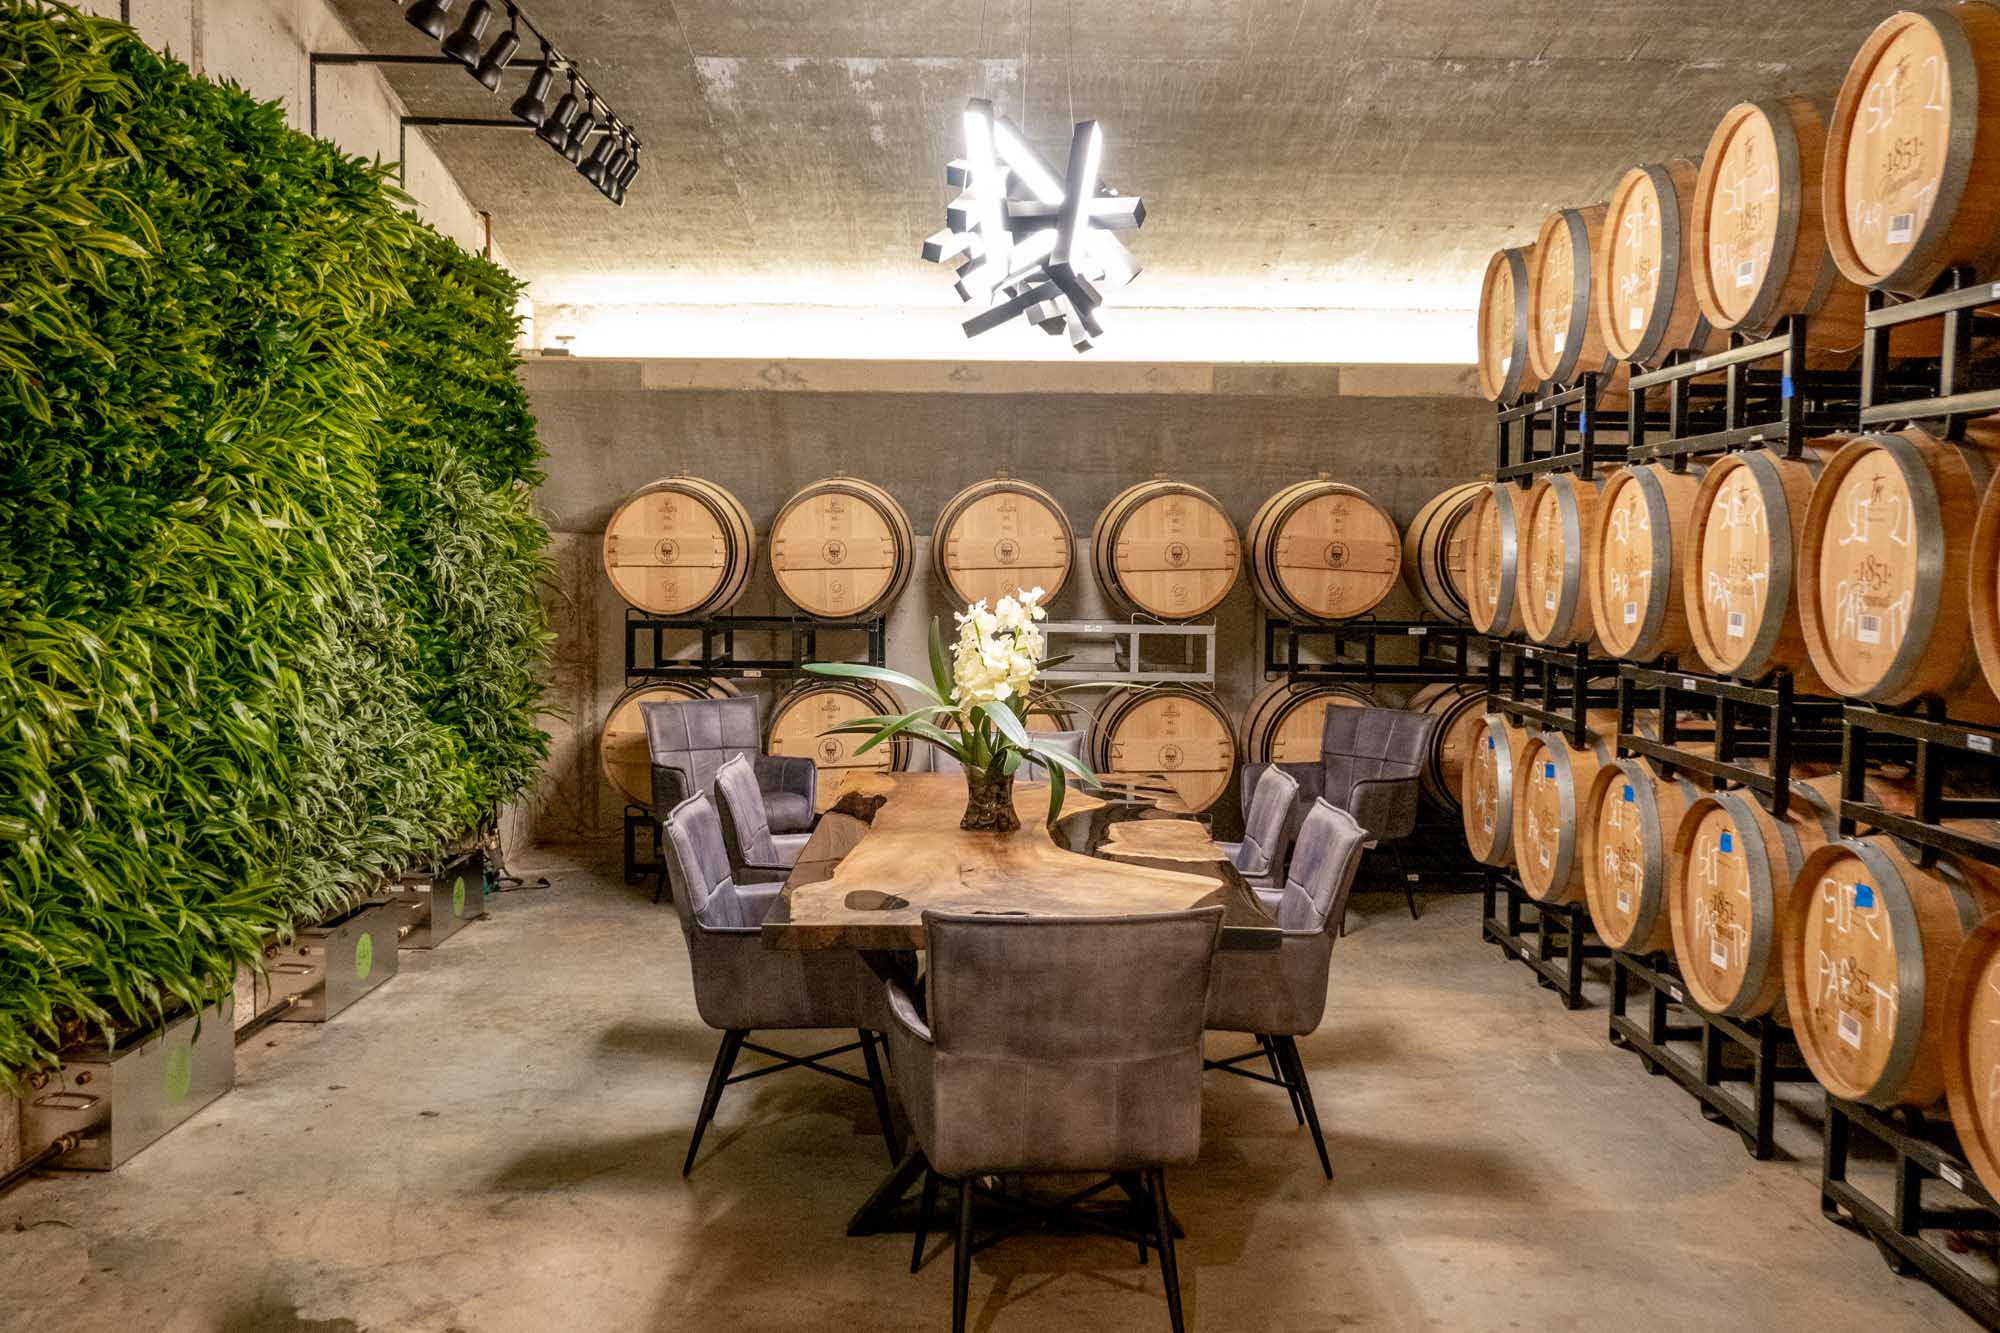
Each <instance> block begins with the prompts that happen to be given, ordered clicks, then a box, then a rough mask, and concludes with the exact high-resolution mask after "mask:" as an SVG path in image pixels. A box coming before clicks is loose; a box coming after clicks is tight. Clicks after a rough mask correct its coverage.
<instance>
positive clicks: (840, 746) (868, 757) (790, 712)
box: [764, 676, 910, 810]
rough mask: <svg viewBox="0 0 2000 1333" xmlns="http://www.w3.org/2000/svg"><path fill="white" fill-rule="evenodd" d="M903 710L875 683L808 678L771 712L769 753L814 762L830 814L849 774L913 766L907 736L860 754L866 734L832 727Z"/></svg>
mask: <svg viewBox="0 0 2000 1333" xmlns="http://www.w3.org/2000/svg"><path fill="white" fill-rule="evenodd" d="M900 711H902V705H900V704H899V703H898V702H897V701H896V697H895V695H893V694H891V693H890V692H889V691H888V690H887V689H886V688H884V687H883V686H881V685H877V684H875V683H874V682H873V681H861V680H834V679H829V678H825V677H818V676H811V677H807V678H806V679H804V680H801V681H800V682H799V683H798V684H797V685H795V686H793V687H792V688H791V689H790V690H789V691H787V692H786V693H785V695H784V696H783V697H782V698H780V699H779V700H778V706H777V707H776V708H774V709H773V710H772V711H771V722H770V725H769V726H768V727H766V728H765V735H764V749H765V752H766V753H768V754H778V755H792V756H796V757H802V758H807V759H810V760H812V761H813V766H814V767H815V768H817V769H818V770H819V783H818V789H817V792H818V808H819V809H821V810H824V809H826V808H827V807H828V806H830V805H832V804H833V803H834V802H835V801H836V800H838V799H839V798H840V784H841V781H842V780H843V779H844V778H846V777H847V775H848V774H850V773H854V772H869V771H873V772H898V773H900V772H902V771H903V770H904V769H906V768H908V767H909V766H910V743H909V741H907V740H905V739H903V738H901V737H898V738H897V739H896V740H893V741H890V742H888V743H887V744H884V745H878V746H876V747H875V748H874V749H872V750H870V751H868V753H866V754H860V753H857V752H858V751H859V750H860V748H861V746H863V745H864V744H866V743H867V741H868V737H867V736H866V735H862V734H859V733H851V732H839V733H836V732H833V730H832V729H833V728H835V727H838V726H841V725H843V724H845V723H849V722H853V721H854V720H856V719H857V718H863V717H871V716H876V715H879V714H883V713H896V712H900Z"/></svg>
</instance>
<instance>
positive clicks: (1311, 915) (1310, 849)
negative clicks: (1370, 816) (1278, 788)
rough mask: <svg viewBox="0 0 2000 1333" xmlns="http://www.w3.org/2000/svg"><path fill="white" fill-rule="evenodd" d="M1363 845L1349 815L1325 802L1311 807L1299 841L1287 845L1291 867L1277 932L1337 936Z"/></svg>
mask: <svg viewBox="0 0 2000 1333" xmlns="http://www.w3.org/2000/svg"><path fill="white" fill-rule="evenodd" d="M1367 845H1368V830H1366V829H1364V828H1362V827H1361V825H1360V824H1359V823H1357V822H1355V818H1354V816H1353V815H1350V814H1348V813H1347V811H1345V810H1342V809H1340V808H1339V807H1337V806H1333V805H1328V804H1327V803H1326V802H1325V801H1324V800H1318V801H1314V802H1313V804H1312V809H1310V810H1308V811H1306V818H1305V823H1303V824H1301V825H1300V826H1299V838H1298V841H1297V842H1295V843H1293V844H1292V863H1291V865H1290V866H1289V867H1288V868H1287V869H1286V871H1285V887H1284V890H1283V894H1282V896H1281V897H1280V898H1279V900H1278V926H1279V928H1280V929H1282V930H1296V931H1313V930H1323V931H1326V932H1327V933H1328V934H1333V933H1335V932H1337V931H1338V930H1339V929H1340V918H1341V915H1342V914H1343V913H1344V912H1345V911H1346V910H1347V894H1348V891H1349V890H1350V889H1351V888H1353V887H1354V872H1355V871H1356V870H1357V869H1359V868H1360V865H1361V853H1362V852H1363V851H1364V850H1365V849H1366V847H1367Z"/></svg>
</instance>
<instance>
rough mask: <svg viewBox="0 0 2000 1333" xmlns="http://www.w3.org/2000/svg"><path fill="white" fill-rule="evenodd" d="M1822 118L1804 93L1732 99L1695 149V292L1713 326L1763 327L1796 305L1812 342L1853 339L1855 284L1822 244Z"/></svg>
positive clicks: (1856, 342) (1827, 344) (1848, 344)
mask: <svg viewBox="0 0 2000 1333" xmlns="http://www.w3.org/2000/svg"><path fill="white" fill-rule="evenodd" d="M1825 161H1826V123H1825V121H1824V119H1823V118H1822V117H1821V115H1820V111H1819V108H1818V107H1817V106H1815V105H1814V104H1813V102H1812V100H1811V99H1810V98H1805V97H1797V96H1792V97H1778V98H1772V99H1770V100H1767V101H1756V102H1739V103H1737V104H1736V105H1735V106H1733V107H1731V108H1730V109H1729V110H1728V111H1727V112H1726V113H1724V115H1723V117H1722V120H1721V123H1719V124H1718V125H1717V126H1716V127H1715V133H1714V134H1713V135H1711V136H1710V138H1709V141H1708V151H1707V152H1706V153H1704V154H1703V155H1702V160H1701V175H1700V178H1699V179H1698V180H1697V181H1696V183H1695V192H1694V201H1693V206H1692V209H1691V212H1692V214H1693V220H1694V244H1693V252H1692V255H1691V260H1692V262H1691V264H1690V266H1689V267H1690V268H1691V269H1692V271H1693V277H1694V294H1695V299H1696V300H1697V301H1698V302H1699V303H1700V304H1701V309H1702V313H1703V314H1705V315H1707V316H1708V322H1709V323H1710V324H1713V325H1714V326H1715V327H1716V328H1718V329H1721V330H1724V331H1727V330H1730V329H1741V330H1742V331H1743V332H1744V333H1746V334H1752V335H1759V334H1766V333H1769V332H1770V331H1771V330H1772V329H1773V328H1774V327H1775V326H1776V325H1777V323H1778V321H1779V320H1781V319H1784V318H1785V317H1786V316H1787V315H1805V316H1807V320H1806V332H1807V336H1808V337H1809V339H1810V340H1811V346H1813V347H1815V348H1825V349H1835V350H1840V351H1845V352H1848V353H1852V352H1854V351H1856V350H1858V349H1859V347H1860V345H1861V327H1862V323H1861V322H1862V314H1863V305H1864V299H1863V296H1862V291H1861V288H1859V287H1857V286H1855V285H1854V284H1853V283H1852V282H1849V281H1848V280H1847V279H1846V278H1844V277H1842V276H1841V274H1840V270H1839V269H1838V268H1836V267H1835V265H1834V262H1833V256H1832V255H1831V254H1830V253H1829V252H1828V250H1827V245H1826V217H1825V214H1824V212H1823V211H1822V209H1823V206H1824V199H1823V191H1822V188H1821V179H1822V174H1823V170H1824V167H1825Z"/></svg>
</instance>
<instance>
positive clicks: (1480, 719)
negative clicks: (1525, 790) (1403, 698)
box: [1408, 684, 1486, 811]
mask: <svg viewBox="0 0 2000 1333" xmlns="http://www.w3.org/2000/svg"><path fill="white" fill-rule="evenodd" d="M1408 707H1409V710H1410V711H1411V712H1413V713H1431V714H1434V715H1435V716H1436V717H1437V725H1436V726H1434V727H1432V728H1431V743H1430V748H1429V749H1428V750H1426V751H1425V753H1424V763H1423V767H1422V768H1420V769H1418V770H1417V785H1418V787H1419V788H1420V789H1421V790H1422V791H1423V793H1424V795H1426V796H1428V797H1430V798H1431V800H1432V801H1433V802H1435V803H1436V804H1437V806H1438V808H1439V809H1441V810H1450V811H1456V810H1457V809H1458V808H1459V796H1460V793H1462V792H1463V791H1464V790H1465V765H1466V762H1467V761H1468V760H1470V759H1471V758H1472V751H1473V749H1474V747H1475V746H1477V745H1478V744H1479V737H1480V735H1481V733H1482V732H1483V731H1484V730H1485V726H1486V691H1485V690H1482V689H1479V688H1477V687H1475V686H1471V685H1445V684H1437V685H1426V686H1424V687H1423V688H1422V689H1420V690H1418V691H1417V692H1416V693H1415V694H1413V695H1411V696H1410V702H1409V705H1408Z"/></svg>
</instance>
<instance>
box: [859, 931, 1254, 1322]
mask: <svg viewBox="0 0 2000 1333" xmlns="http://www.w3.org/2000/svg"><path fill="white" fill-rule="evenodd" d="M1221 927H1222V909H1221V908H1220V907H1210V908H1204V909H1201V910H1198V911H1192V912H1172V913H1162V914H1159V915H1152V916H1130V917H1108V918H1092V917H1003V916H984V915H976V914H970V915H957V914H945V913H938V912H926V913H924V931H925V935H926V939H927V944H928V949H929V955H930V958H929V974H928V976H929V982H928V990H929V997H928V998H929V1012H928V1016H926V1014H925V1011H924V1008H923V1007H922V1006H921V1005H920V1004H919V1003H918V1002H917V1000H916V999H915V998H914V997H913V996H912V995H911V994H910V992H909V991H908V990H906V989H904V988H903V987H902V986H901V985H900V984H898V983H896V982H890V983H889V986H888V996H889V1006H890V1016H889V1022H890V1026H889V1049H890V1054H891V1057H892V1062H893V1064H894V1065H895V1068H896V1084H897V1088H898V1090H899V1091H900V1092H901V1093H902V1095H903V1104H904V1107H905V1108H906V1109H907V1110H908V1111H909V1114H910V1125H911V1129H912V1132H913V1133H914V1134H915V1136H916V1139H917V1144H918V1147H919V1149H920V1150H921V1151H922V1153H923V1154H924V1157H925V1159H926V1174H925V1178H924V1191H923V1201H924V1216H923V1220H922V1221H921V1222H920V1223H919V1234H918V1236H917V1241H916V1247H915V1251H914V1253H913V1255H912V1259H911V1267H912V1269H914V1268H915V1267H916V1266H917V1263H918V1261H919V1259H920V1257H921V1255H922V1253H923V1243H924V1236H923V1231H924V1229H927V1227H928V1224H929V1220H930V1214H931V1210H932V1208H933V1207H934V1206H935V1203H936V1198H937V1186H938V1183H939V1181H940V1180H941V1179H949V1180H952V1181H955V1182H957V1186H958V1227H957V1239H956V1244H955V1246H954V1251H953V1271H952V1328H953V1330H954V1333H960V1331H962V1330H963V1329H964V1327H965V1316H966V1304H967V1285H968V1280H969V1278H970V1274H971V1260H972V1253H973V1250H974V1248H975V1246H974V1244H973V1237H972V1207H973V1198H974V1195H975V1194H976V1193H977V1192H978V1190H977V1185H976V1181H977V1178H978V1177H981V1176H987V1175H1028V1174H1035V1173H1041V1172H1052V1173H1053V1172H1086V1171H1087V1172H1105V1173H1109V1174H1111V1175H1112V1177H1113V1178H1114V1179H1115V1180H1117V1181H1119V1183H1120V1184H1121V1185H1122V1186H1123V1187H1124V1188H1125V1190H1126V1192H1127V1193H1128V1194H1130V1195H1132V1196H1133V1200H1134V1202H1135V1203H1141V1202H1143V1203H1144V1204H1147V1205H1150V1209H1151V1213H1152V1216H1151V1217H1150V1219H1149V1221H1150V1222H1151V1223H1152V1227H1151V1231H1152V1234H1151V1235H1150V1236H1148V1235H1144V1234H1143V1233H1140V1234H1139V1236H1138V1238H1139V1239H1140V1246H1141V1250H1140V1253H1141V1257H1142V1258H1143V1256H1144V1252H1145V1246H1146V1245H1147V1244H1148V1243H1152V1244H1155V1245H1157V1246H1158V1247H1159V1251H1160V1268H1161V1272H1162V1274H1163V1276H1164V1277H1165V1279H1166V1287H1167V1308H1168V1312H1169V1314H1170V1316H1171V1317H1172V1320H1173V1326H1174V1328H1175V1329H1177V1330H1178V1329H1179V1328H1180V1327H1181V1306H1180V1286H1179V1274H1178V1269H1177V1267H1176V1260H1175V1257H1174V1248H1173V1244H1174V1241H1173V1227H1172V1224H1171V1222H1170V1221H1169V1219H1168V1216H1167V1198H1166V1180H1165V1173H1164V1171H1163V1169H1162V1168H1164V1167H1166V1166H1168V1165H1172V1164H1177V1163H1183V1162H1191V1161H1193V1160H1194V1158H1195V1155H1196V1154H1197V1153H1198V1152H1199V1151H1200V1148H1201V1064H1202V1061H1201V1029H1202V1015H1203V1000H1202V997H1203V996H1204V995H1205V994H1206V993H1207V990H1208V986H1209V978H1210V975H1211V969H1212V965H1213V961H1214V957H1215V946H1216V941H1217V939H1218V938H1219V936H1220V934H1221Z"/></svg>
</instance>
